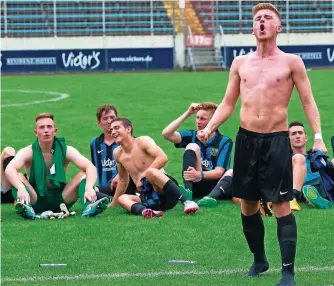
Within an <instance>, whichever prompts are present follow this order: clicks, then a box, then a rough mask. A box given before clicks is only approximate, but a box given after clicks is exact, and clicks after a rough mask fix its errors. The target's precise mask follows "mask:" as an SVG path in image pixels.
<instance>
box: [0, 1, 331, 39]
mask: <svg viewBox="0 0 334 286" xmlns="http://www.w3.org/2000/svg"><path fill="white" fill-rule="evenodd" d="M271 2H272V3H274V4H275V5H277V7H278V8H279V10H280V11H281V15H282V23H283V32H290V33H291V32H292V33H305V32H332V31H333V9H334V8H333V6H334V5H333V3H332V1H331V0H327V1H325V0H324V1H289V2H288V5H287V1H271ZM175 3H176V2H175V1H174V2H173V1H171V0H163V1H156V0H154V1H147V0H146V1H145V0H133V1H116V0H115V1H112V0H110V1H108V0H106V1H101V0H100V1H99V0H96V1H84V0H82V1H70V0H69V1H65V0H57V1H35V0H31V1H17V0H16V1H14V0H6V1H1V36H2V37H52V36H101V35H110V36H112V35H150V34H154V35H166V34H169V35H170V34H172V33H173V32H174V29H175V31H176V32H179V31H180V30H181V28H180V20H179V19H180V16H181V13H182V11H180V9H179V8H178V5H176V4H175ZM240 3H241V5H239V2H238V1H232V0H230V1H228V0H226V1H190V2H189V1H188V2H187V3H186V9H185V11H184V17H185V19H184V21H185V23H186V25H189V26H190V27H191V30H192V31H193V33H194V34H197V35H204V34H206V35H207V34H212V32H213V30H214V31H215V32H219V31H220V26H222V27H223V29H224V32H225V33H227V34H238V33H249V32H250V29H251V25H252V13H251V8H252V7H253V5H254V1H241V2H240ZM172 22H175V25H174V26H175V27H173V24H172Z"/></svg>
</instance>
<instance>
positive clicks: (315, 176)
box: [292, 154, 320, 185]
mask: <svg viewBox="0 0 334 286" xmlns="http://www.w3.org/2000/svg"><path fill="white" fill-rule="evenodd" d="M294 155H295V154H292V157H293V156H294ZM304 157H305V160H306V177H305V180H304V185H307V183H309V182H311V181H313V180H315V179H320V174H319V172H315V173H313V172H312V171H311V160H310V155H309V154H304Z"/></svg>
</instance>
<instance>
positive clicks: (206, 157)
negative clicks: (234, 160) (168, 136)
mask: <svg viewBox="0 0 334 286" xmlns="http://www.w3.org/2000/svg"><path fill="white" fill-rule="evenodd" d="M180 134H181V138H182V141H181V143H178V144H174V145H175V147H176V148H185V147H186V146H187V145H188V144H189V143H196V144H197V145H198V146H199V147H200V150H201V165H202V169H203V171H211V170H214V169H215V168H216V167H221V168H224V169H225V170H227V169H229V168H230V164H231V156H232V147H233V142H232V139H230V138H229V137H227V136H225V135H222V134H221V133H220V132H219V131H218V130H217V131H216V132H215V134H214V136H213V137H211V138H210V139H209V140H208V141H207V142H206V143H203V142H201V141H199V140H198V138H197V137H196V134H197V131H196V130H183V131H181V132H180Z"/></svg>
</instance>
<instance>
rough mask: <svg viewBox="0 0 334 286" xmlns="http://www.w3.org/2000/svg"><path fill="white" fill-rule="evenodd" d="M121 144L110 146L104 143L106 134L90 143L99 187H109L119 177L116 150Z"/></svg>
mask: <svg viewBox="0 0 334 286" xmlns="http://www.w3.org/2000/svg"><path fill="white" fill-rule="evenodd" d="M118 146H119V144H117V143H113V144H111V145H110V146H109V145H108V144H106V143H105V142H104V134H103V133H102V134H101V135H100V136H99V137H95V138H93V139H92V141H91V142H90V152H91V158H92V163H93V164H94V166H95V167H96V169H97V176H98V181H99V185H100V186H103V187H106V186H109V185H110V183H111V181H112V180H113V179H114V178H115V177H116V175H117V173H118V172H117V166H116V161H115V158H114V150H115V148H116V147H118Z"/></svg>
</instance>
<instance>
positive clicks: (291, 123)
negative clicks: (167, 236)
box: [289, 121, 306, 134]
mask: <svg viewBox="0 0 334 286" xmlns="http://www.w3.org/2000/svg"><path fill="white" fill-rule="evenodd" d="M294 126H301V127H303V129H304V133H305V134H306V130H305V127H304V124H303V123H301V122H300V121H292V122H290V124H289V129H290V128H291V127H294Z"/></svg>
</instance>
